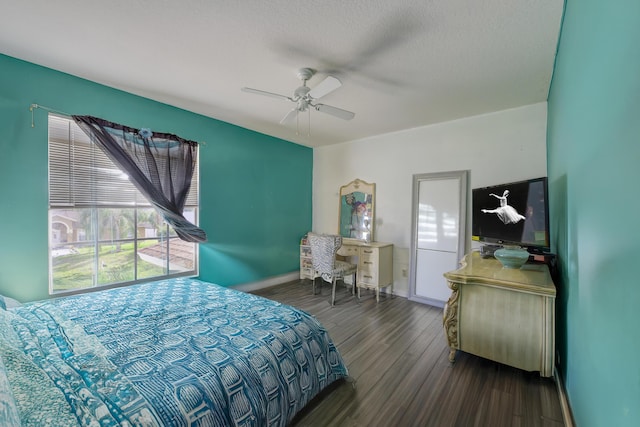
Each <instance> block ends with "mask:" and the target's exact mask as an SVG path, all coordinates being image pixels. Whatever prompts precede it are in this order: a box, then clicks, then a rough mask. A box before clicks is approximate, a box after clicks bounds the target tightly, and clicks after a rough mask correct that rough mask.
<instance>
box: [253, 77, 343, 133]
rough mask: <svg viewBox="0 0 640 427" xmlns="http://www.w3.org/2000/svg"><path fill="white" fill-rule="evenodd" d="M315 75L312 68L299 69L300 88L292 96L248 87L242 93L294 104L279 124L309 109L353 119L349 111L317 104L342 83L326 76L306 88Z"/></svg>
mask: <svg viewBox="0 0 640 427" xmlns="http://www.w3.org/2000/svg"><path fill="white" fill-rule="evenodd" d="M315 73H316V70H314V69H312V68H301V69H299V70H298V73H297V75H298V78H299V79H300V80H302V86H300V87H298V88H297V89H296V90H295V91H294V92H293V96H286V95H280V94H278V93H273V92H266V91H264V90H259V89H252V88H250V87H243V88H242V91H243V92H248V93H255V94H258V95H264V96H270V97H272V98H278V99H283V100H286V101H291V102H294V103H295V104H296V106H295V107H293V109H291V111H289V112H288V113H287V114H286V115H285V116H284V117H283V118H282V120H280V123H281V124H285V123H287V122H289V121H291V120H292V119H294V118H296V117H297V116H298V113H301V112H305V111H309V110H310V109H314V110H316V111H320V112H322V113H326V114H330V115H332V116H334V117H338V118H340V119H343V120H351V119H353V118H354V117H355V113H352V112H351V111H347V110H343V109H342V108H337V107H332V106H331V105H326V104H321V103H318V102H317V100H318V99H320V98H322V97H323V96H325V95H327V94H329V93H331V92H333V91H334V90H336V89H338V88H339V87H340V86H342V83H341V82H340V80H338V79H337V78H335V77H333V76H327V77H326V78H325V79H324V80H323V81H321V82H320V83H318V84H317V85H316V86H315V87H314V88H313V89H311V88H310V87H308V86H307V81H308V80H309V79H310V78H311V77H313V75H314V74H315Z"/></svg>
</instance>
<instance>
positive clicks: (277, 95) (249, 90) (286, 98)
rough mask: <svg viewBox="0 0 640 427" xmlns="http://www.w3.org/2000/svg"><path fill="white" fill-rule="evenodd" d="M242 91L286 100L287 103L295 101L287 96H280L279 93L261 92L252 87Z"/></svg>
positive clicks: (244, 88)
mask: <svg viewBox="0 0 640 427" xmlns="http://www.w3.org/2000/svg"><path fill="white" fill-rule="evenodd" d="M242 91H243V92H248V93H255V94H257V95H264V96H270V97H271V98H278V99H284V100H286V101H293V99H291V98H290V97H288V96H285V95H280V94H278V93H273V92H266V91H264V90H260V89H252V88H250V87H243V88H242Z"/></svg>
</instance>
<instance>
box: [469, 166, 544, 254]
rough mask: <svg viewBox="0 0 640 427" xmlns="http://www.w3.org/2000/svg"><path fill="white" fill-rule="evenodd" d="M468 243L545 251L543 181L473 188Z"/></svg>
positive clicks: (536, 180) (530, 180) (534, 180)
mask: <svg viewBox="0 0 640 427" xmlns="http://www.w3.org/2000/svg"><path fill="white" fill-rule="evenodd" d="M471 193H472V194H471V197H472V231H471V239H472V240H475V241H480V242H486V243H490V244H499V245H518V246H522V247H525V248H527V249H528V250H529V252H537V253H541V252H546V251H548V250H549V208H548V206H549V199H548V195H547V178H546V177H542V178H535V179H529V180H526V181H519V182H511V183H507V184H500V185H493V186H491V187H483V188H474V189H472V190H471Z"/></svg>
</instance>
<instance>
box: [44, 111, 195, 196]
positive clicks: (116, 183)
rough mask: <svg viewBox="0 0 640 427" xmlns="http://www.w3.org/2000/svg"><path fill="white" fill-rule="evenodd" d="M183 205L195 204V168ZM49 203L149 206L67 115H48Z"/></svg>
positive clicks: (124, 176) (123, 174) (125, 176)
mask: <svg viewBox="0 0 640 427" xmlns="http://www.w3.org/2000/svg"><path fill="white" fill-rule="evenodd" d="M198 169H199V168H198V165H197V164H196V168H195V171H194V174H193V179H192V182H191V188H190V191H189V195H188V197H187V201H186V205H185V207H186V206H197V205H198V188H199V173H198V172H199V171H198ZM49 206H50V207H51V208H61V207H89V206H150V203H149V202H148V201H147V200H146V198H145V197H144V196H143V195H142V194H141V193H140V192H139V191H138V190H137V189H136V188H135V186H134V185H133V184H132V183H131V182H130V181H129V179H128V177H127V175H126V174H125V173H123V172H122V171H120V169H118V167H117V166H116V165H114V164H113V162H111V160H110V159H109V158H108V157H107V155H106V154H104V153H103V152H102V150H101V149H100V148H99V147H97V146H96V145H95V144H93V143H92V142H91V140H90V138H89V136H88V135H87V134H85V133H84V132H83V131H82V129H80V127H79V126H78V125H77V124H76V123H75V122H74V121H73V120H72V119H70V118H67V117H62V116H58V115H55V114H50V115H49Z"/></svg>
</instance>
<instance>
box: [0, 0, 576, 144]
mask: <svg viewBox="0 0 640 427" xmlns="http://www.w3.org/2000/svg"><path fill="white" fill-rule="evenodd" d="M0 6H1V8H0V10H1V12H0V53H3V54H6V55H9V56H13V57H16V58H19V59H23V60H26V61H30V62H33V63H36V64H40V65H43V66H46V67H50V68H53V69H56V70H60V71H63V72H66V73H69V74H72V75H75V76H79V77H83V78H86V79H89V80H92V81H95V82H99V83H102V84H105V85H108V86H111V87H115V88H118V89H122V90H125V91H128V92H131V93H135V94H138V95H142V96H144V97H147V98H151V99H154V100H157V101H160V102H164V103H167V104H171V105H175V106H177V107H180V108H183V109H186V110H189V111H193V112H196V113H200V114H203V115H206V116H209V117H213V118H216V119H219V120H223V121H225V122H229V123H233V124H236V125H239V126H242V127H245V128H248V129H252V130H256V131H258V132H262V133H265V134H268V135H273V136H276V137H279V138H282V139H286V140H289V141H294V142H297V143H300V144H303V145H307V146H322V145H327V144H334V143H339V142H344V141H351V140H355V139H360V138H364V137H367V136H372V135H378V134H384V133H388V132H393V131H398V130H401V129H408V128H414V127H418V126H423V125H427V124H432V123H437V122H442V121H447V120H453V119H457V118H461V117H467V116H471V115H476V114H482V113H487V112H491V111H498V110H503V109H507V108H512V107H517V106H521V105H527V104H531V103H535V102H541V101H545V100H546V99H547V93H548V90H549V83H550V80H551V75H552V71H553V63H554V59H555V52H556V45H557V39H558V34H559V29H560V23H561V18H562V10H563V0H535V1H531V0H483V1H480V0H415V1H413V0H352V1H350V0H314V1H311V0H300V1H294V0H270V1H264V0H183V1H169V0H111V1H104V0H100V1H98V0H55V1H51V0H21V1H16V0H0ZM301 67H311V68H314V69H316V70H317V74H316V75H315V76H314V77H313V78H312V79H311V80H310V81H309V83H308V85H309V86H310V87H312V88H313V87H314V85H316V84H318V83H319V82H320V81H322V80H323V78H324V77H326V76H327V75H333V76H336V77H338V78H339V79H340V80H341V81H342V87H340V88H338V89H337V90H335V91H334V92H332V93H330V94H328V95H326V96H325V97H323V98H321V100H322V101H321V102H322V103H324V104H328V105H332V106H335V107H339V108H342V109H346V110H349V111H353V112H355V113H356V116H355V118H354V119H353V120H350V121H344V120H341V119H339V118H335V117H333V116H331V115H327V114H324V113H322V112H318V111H311V112H310V114H309V115H307V114H304V115H301V117H300V122H299V128H300V134H297V132H296V123H295V121H294V122H293V123H291V124H288V125H281V124H280V123H279V122H280V119H282V117H284V115H285V114H286V113H287V112H288V111H289V110H290V109H291V108H292V107H293V105H292V104H291V103H290V102H289V101H287V100H281V99H276V98H269V97H264V96H260V95H256V94H251V93H246V92H242V91H241V90H240V89H241V88H242V87H244V86H248V87H252V88H257V89H261V90H264V91H268V92H275V93H279V94H283V95H287V96H292V95H293V91H294V90H295V88H296V87H298V86H299V85H300V83H301V82H300V80H298V78H297V76H296V72H297V70H298V69H299V68H301ZM50 107H53V108H55V106H50ZM309 116H310V120H311V123H310V129H311V134H310V136H307V135H306V131H307V128H308V123H307V120H308V117H309ZM165 131H169V132H170V131H171V130H170V129H167V130H165Z"/></svg>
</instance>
